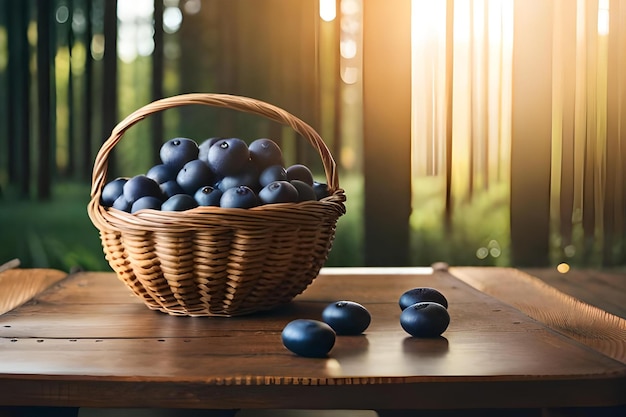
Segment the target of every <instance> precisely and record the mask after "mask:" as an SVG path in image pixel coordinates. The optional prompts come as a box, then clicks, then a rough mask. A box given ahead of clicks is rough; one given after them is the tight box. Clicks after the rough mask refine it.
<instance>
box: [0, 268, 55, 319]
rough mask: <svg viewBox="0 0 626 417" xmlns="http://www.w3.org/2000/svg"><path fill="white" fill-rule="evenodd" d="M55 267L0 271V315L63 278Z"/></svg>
mask: <svg viewBox="0 0 626 417" xmlns="http://www.w3.org/2000/svg"><path fill="white" fill-rule="evenodd" d="M66 276H67V273H65V272H63V271H58V270H56V269H44V268H37V269H10V270H7V271H4V272H1V273H0V315H2V314H4V313H6V312H7V311H10V310H12V309H14V308H15V307H17V306H19V305H21V304H22V303H24V302H26V301H28V300H30V299H31V298H32V297H34V296H36V295H37V294H39V293H41V292H42V291H44V290H46V289H47V288H49V287H50V286H51V285H53V284H55V283H57V282H58V281H60V280H61V279H63V278H65V277H66Z"/></svg>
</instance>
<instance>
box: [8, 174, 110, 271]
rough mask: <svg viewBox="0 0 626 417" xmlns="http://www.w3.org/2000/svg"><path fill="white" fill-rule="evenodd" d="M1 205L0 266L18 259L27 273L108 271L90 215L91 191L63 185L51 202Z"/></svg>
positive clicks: (12, 199)
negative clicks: (30, 270) (40, 270)
mask: <svg viewBox="0 0 626 417" xmlns="http://www.w3.org/2000/svg"><path fill="white" fill-rule="evenodd" d="M11 191H12V190H11V189H9V190H7V192H6V193H5V196H4V197H3V199H2V200H0V236H1V240H0V263H1V262H4V261H7V260H9V259H13V258H18V259H20V261H21V265H22V267H25V268H56V269H60V270H63V271H69V270H71V269H72V268H77V267H78V268H83V269H86V270H93V271H99V270H107V269H108V264H107V262H106V261H105V259H104V255H103V252H102V246H101V245H100V239H99V236H98V231H97V229H96V228H95V227H94V226H93V224H92V223H91V220H90V219H89V217H88V216H87V203H88V201H89V187H88V186H87V185H82V184H78V183H63V184H60V185H57V186H56V187H55V188H54V191H53V193H54V195H55V198H53V199H51V200H50V201H43V202H40V201H32V200H25V199H18V198H15V197H14V196H13V195H12V192H11Z"/></svg>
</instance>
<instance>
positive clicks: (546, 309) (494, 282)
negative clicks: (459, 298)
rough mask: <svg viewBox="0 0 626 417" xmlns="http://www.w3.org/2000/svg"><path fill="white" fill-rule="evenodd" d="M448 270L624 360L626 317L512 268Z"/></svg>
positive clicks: (549, 325) (547, 322) (550, 324)
mask: <svg viewBox="0 0 626 417" xmlns="http://www.w3.org/2000/svg"><path fill="white" fill-rule="evenodd" d="M451 272H452V274H454V275H455V276H457V277H459V278H460V279H462V280H463V281H465V282H467V283H469V284H470V285H473V286H474V287H475V288H477V289H479V290H480V291H482V292H484V293H486V294H489V295H492V296H494V297H497V298H498V299H500V300H502V301H504V302H506V303H509V304H511V305H512V306H514V307H515V308H517V309H519V310H520V311H523V312H525V313H526V314H528V315H529V316H530V317H532V318H534V319H536V320H539V321H540V322H542V323H545V324H546V325H547V326H548V327H550V328H552V329H554V330H556V331H558V332H560V333H562V334H564V335H566V336H568V337H570V338H572V339H574V340H577V341H579V342H581V343H583V344H585V345H587V346H590V347H592V348H593V349H595V350H597V351H598V352H602V353H603V354H605V355H607V356H609V357H611V358H613V359H616V360H618V361H621V362H622V363H626V320H624V319H622V318H620V317H618V316H615V315H613V314H610V313H607V312H606V311H604V310H601V309H599V308H597V307H594V306H592V305H589V304H587V303H584V302H582V301H580V300H578V299H576V298H574V297H572V296H570V295H567V294H565V293H562V292H560V291H558V290H557V289H555V288H553V287H550V286H548V285H547V284H545V283H544V282H543V281H541V280H539V279H538V278H536V277H533V276H531V275H528V274H526V273H524V272H522V271H518V270H515V269H508V270H506V269H501V268H451Z"/></svg>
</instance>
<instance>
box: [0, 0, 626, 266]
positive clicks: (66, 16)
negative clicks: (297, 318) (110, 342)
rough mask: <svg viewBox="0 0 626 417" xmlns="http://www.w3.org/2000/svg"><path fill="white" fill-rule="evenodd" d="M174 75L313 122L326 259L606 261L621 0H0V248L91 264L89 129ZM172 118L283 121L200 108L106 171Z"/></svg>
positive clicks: (188, 84)
mask: <svg viewBox="0 0 626 417" xmlns="http://www.w3.org/2000/svg"><path fill="white" fill-rule="evenodd" d="M187 92H216V93H231V94H238V95H244V96H249V97H253V98H257V99H261V100H264V101H267V102H270V103H272V104H275V105H277V106H279V107H282V108H284V109H285V110H287V111H289V112H290V113H292V114H294V115H296V116H298V117H299V118H301V119H302V120H304V121H306V122H307V123H309V124H310V125H311V126H313V127H314V128H315V129H316V130H317V131H318V132H319V133H320V135H321V136H322V138H324V140H325V142H326V143H327V145H328V146H329V148H330V150H331V152H332V153H333V156H334V158H335V160H336V162H337V164H338V166H339V180H340V185H341V187H342V188H344V189H345V190H346V194H347V197H348V202H347V214H346V215H345V216H343V217H342V218H341V219H340V220H339V224H338V229H337V236H336V241H335V244H334V247H333V250H332V252H331V255H330V258H329V260H328V263H327V265H329V266H360V265H367V266H408V265H429V264H431V263H433V262H437V261H445V262H448V263H450V264H452V265H498V266H516V267H534V266H539V267H554V268H558V269H559V270H560V271H563V272H565V271H567V270H568V269H569V268H570V267H571V266H578V267H621V266H623V265H625V264H626V245H625V236H626V233H625V232H626V193H625V192H624V190H625V188H624V186H625V183H626V170H625V169H624V168H623V166H624V164H623V162H624V161H625V160H626V1H624V0H575V1H573V0H572V1H570V0H549V1H545V0H526V1H519V0H518V1H515V0H463V1H455V0H436V1H433V0H394V1H392V2H390V1H386V0H367V1H366V0H298V1H290V0H254V1H253V0H133V1H130V0H128V1H126V0H119V1H115V0H0V263H2V262H4V261H7V260H9V259H12V258H19V259H20V260H21V262H22V266H24V267H53V268H59V269H63V270H70V269H72V268H77V267H78V268H83V269H87V270H108V269H109V267H108V265H107V264H106V261H105V260H104V256H103V254H102V249H101V246H100V241H99V237H98V232H97V230H96V229H95V227H94V226H93V225H92V224H91V222H90V220H89V218H88V217H87V212H86V206H87V202H88V200H89V194H90V185H91V170H92V165H93V161H94V159H95V156H96V153H97V152H98V150H99V148H100V145H101V144H102V142H103V141H104V140H106V139H107V138H108V136H109V134H110V132H111V130H112V128H113V127H114V126H115V125H116V124H117V123H118V122H119V121H121V120H122V119H123V118H124V116H126V115H128V114H129V113H131V112H132V111H134V110H136V109H138V108H140V107H141V106H143V105H145V104H147V103H150V102H151V101H154V100H156V99H158V98H162V97H167V96H172V95H176V94H182V93H187ZM176 136H186V137H189V138H192V139H194V140H196V141H197V142H201V141H202V140H203V139H205V138H208V137H212V136H235V137H240V138H242V139H244V140H246V141H248V142H249V141H251V140H254V139H256V138H259V137H269V138H272V139H274V140H275V141H277V142H278V143H279V144H280V145H281V147H282V148H283V150H284V152H285V156H286V160H287V161H288V162H292V163H295V162H299V163H305V164H307V165H309V166H310V167H312V168H313V169H314V171H315V175H316V179H318V180H323V179H324V172H323V171H322V167H321V163H320V161H319V158H318V155H317V154H316V152H315V150H314V149H313V148H311V147H310V146H309V145H308V144H307V143H304V141H303V140H302V139H301V138H299V137H297V136H296V135H295V134H294V133H293V132H292V131H290V130H289V129H288V128H283V127H282V126H280V125H276V124H273V123H270V122H268V121H266V120H262V119H260V118H259V117H257V116H249V115H244V114H239V113H236V112H233V111H229V110H220V109H214V108H208V107H201V108H197V107H184V108H176V109H170V110H167V111H165V112H162V113H158V114H155V115H153V116H151V117H149V118H148V119H146V120H144V121H142V122H141V123H139V124H138V125H136V126H134V127H133V128H131V129H130V130H129V131H128V132H127V133H126V134H125V135H124V138H123V140H122V141H121V142H120V143H119V144H118V146H116V148H115V151H114V153H113V154H112V157H111V159H110V160H109V175H110V177H111V179H112V178H114V177H116V176H132V175H135V174H138V173H144V172H146V170H147V169H148V168H149V167H150V166H151V165H153V164H154V163H156V161H157V159H158V150H159V147H160V145H161V144H162V143H163V142H164V141H165V140H168V139H170V138H173V137H176Z"/></svg>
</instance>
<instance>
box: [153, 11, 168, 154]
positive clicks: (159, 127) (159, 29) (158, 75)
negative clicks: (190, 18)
mask: <svg viewBox="0 0 626 417" xmlns="http://www.w3.org/2000/svg"><path fill="white" fill-rule="evenodd" d="M163 10H164V7H163V0H154V52H153V53H152V97H151V99H152V101H154V100H158V99H160V98H163V71H164V70H163V66H164V64H165V62H164V56H163ZM151 127H152V136H151V139H152V143H151V146H150V148H151V150H152V163H153V164H155V163H157V162H158V161H159V149H160V148H161V144H162V143H163V140H164V139H163V113H162V112H158V113H155V114H153V115H152V116H151Z"/></svg>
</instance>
